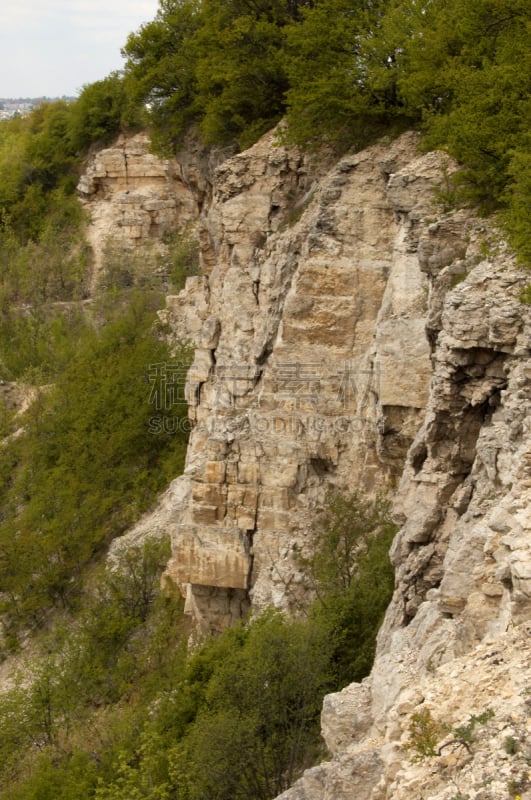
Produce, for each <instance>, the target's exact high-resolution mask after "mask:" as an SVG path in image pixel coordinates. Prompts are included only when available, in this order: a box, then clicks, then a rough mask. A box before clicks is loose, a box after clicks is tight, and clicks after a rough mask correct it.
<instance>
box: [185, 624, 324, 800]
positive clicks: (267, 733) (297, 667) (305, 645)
mask: <svg viewBox="0 0 531 800" xmlns="http://www.w3.org/2000/svg"><path fill="white" fill-rule="evenodd" d="M327 668H328V658H327V651H326V645H325V643H324V642H323V641H322V640H320V639H319V636H318V635H317V633H316V632H315V631H314V630H312V629H311V628H310V627H309V626H308V625H307V624H306V623H304V622H301V623H298V622H293V621H292V622H288V621H286V620H285V619H284V618H283V617H282V616H281V615H280V614H277V613H271V614H266V615H264V616H263V617H261V618H260V619H258V620H256V621H255V622H254V623H253V624H252V625H250V626H249V628H248V630H247V631H246V632H245V635H244V637H243V639H242V638H240V646H239V647H238V646H236V647H233V648H232V649H231V650H230V651H229V652H228V653H227V655H226V657H225V658H224V659H223V661H222V662H218V663H217V666H216V669H215V670H214V672H213V674H212V676H211V678H210V680H209V682H208V686H207V690H206V693H205V700H204V705H203V706H202V708H201V710H200V711H199V714H198V716H197V717H196V719H195V721H194V724H193V726H192V727H191V729H190V731H189V733H188V734H187V735H186V736H185V738H184V739H183V741H182V743H181V745H179V746H178V747H177V748H176V749H175V752H174V753H173V754H172V755H171V757H170V760H171V762H172V764H173V771H174V779H175V782H176V784H177V785H178V786H179V791H180V792H182V794H183V797H186V798H187V800H199V799H200V798H201V800H229V799H232V798H234V799H236V798H241V799H242V800H243V799H244V798H245V800H250V798H252V799H253V800H267V798H272V797H275V796H276V795H277V794H279V793H280V792H282V791H284V790H285V789H287V788H288V786H290V785H291V784H292V782H293V781H294V780H295V778H296V777H297V776H298V775H299V774H300V772H301V771H302V770H303V769H304V768H305V767H307V766H309V765H310V764H312V763H314V761H315V759H316V757H317V753H318V752H319V716H320V710H321V698H322V695H323V693H324V691H325V690H326V688H327V687H328V686H329V683H328V671H327Z"/></svg>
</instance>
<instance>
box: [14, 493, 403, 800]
mask: <svg viewBox="0 0 531 800" xmlns="http://www.w3.org/2000/svg"><path fill="white" fill-rule="evenodd" d="M349 520H350V522H349ZM387 524H388V511H387V509H386V507H385V504H383V503H375V504H370V503H369V504H367V503H365V502H364V501H363V500H362V499H361V498H360V497H359V496H354V497H350V498H344V497H341V496H339V495H334V496H332V497H331V499H330V505H329V507H328V509H327V510H325V513H324V517H323V522H322V525H321V527H320V531H321V537H322V539H321V541H322V547H321V549H320V551H319V555H318V557H316V567H315V575H316V580H319V582H320V583H319V591H320V597H319V600H318V601H317V603H318V605H319V609H318V610H316V609H313V610H312V612H311V613H310V614H309V615H308V617H307V618H305V619H301V620H298V621H297V620H287V619H285V618H284V617H283V616H282V615H281V614H279V613H278V612H269V613H266V614H264V615H263V616H261V617H260V618H258V619H256V620H254V621H253V622H250V623H248V624H246V625H244V624H242V625H239V626H236V627H234V628H232V629H229V630H227V631H225V632H224V633H223V634H222V635H220V636H218V637H216V638H212V639H210V640H208V641H207V642H205V643H204V644H203V645H202V646H201V647H200V648H198V649H196V650H195V651H194V652H193V653H191V654H186V652H185V640H186V637H187V628H186V626H185V625H184V623H183V621H182V602H176V601H175V599H174V598H173V597H172V596H162V595H161V594H160V591H159V588H158V587H159V585H160V584H159V580H158V574H159V570H160V567H161V564H162V562H163V561H164V560H165V557H166V555H165V553H164V550H163V549H162V550H161V549H160V547H159V546H157V545H150V546H149V547H148V548H147V549H145V550H138V549H137V550H132V551H130V552H127V551H124V552H123V555H122V568H121V569H120V570H118V571H109V570H108V569H107V570H104V571H103V572H102V574H101V575H99V576H98V575H96V574H94V575H93V577H92V581H91V584H92V589H91V592H90V595H88V596H87V595H86V596H85V599H84V602H83V605H82V606H81V610H80V611H79V612H78V613H77V614H76V616H75V617H74V618H73V620H72V621H71V622H70V623H68V624H64V625H62V626H60V625H56V626H55V629H54V630H53V631H52V633H51V634H49V635H48V636H47V638H46V640H45V641H44V642H43V651H42V655H41V656H40V658H38V659H36V658H35V657H34V659H33V661H32V664H31V667H30V668H29V671H28V672H26V674H25V687H24V688H23V687H22V685H21V686H20V687H19V688H15V689H13V690H12V692H10V693H8V694H4V695H3V696H2V697H0V722H1V724H2V726H3V730H4V731H5V735H4V737H3V740H2V741H1V742H0V755H1V756H2V758H3V763H4V765H5V779H4V780H5V783H4V785H3V786H2V784H1V783H0V798H2V800H35V798H40V797H46V798H47V797H48V796H50V797H51V796H53V792H54V791H56V792H58V793H59V792H62V794H57V796H59V797H64V799H65V800H70V797H71V796H73V795H71V794H70V792H71V791H72V790H71V787H72V786H73V785H74V784H75V781H76V780H77V781H78V783H79V785H80V786H82V787H83V790H84V792H85V794H84V796H85V797H86V798H87V800H90V798H94V800H130V798H138V799H139V800H140V798H143V797H148V798H152V800H237V798H241V800H243V799H244V798H245V800H249V799H250V798H254V800H270V798H272V797H274V796H276V795H277V794H278V793H279V792H282V791H283V790H284V789H285V788H287V787H288V786H289V785H290V784H291V783H292V782H293V781H294V780H295V779H296V778H297V777H298V775H299V774H300V773H301V771H302V770H303V769H305V768H306V767H308V766H310V765H311V764H313V763H315V762H316V761H317V760H318V759H319V758H320V756H321V755H322V745H321V743H320V733H319V727H320V726H319V717H320V710H321V704H322V698H323V695H324V693H325V692H328V691H334V690H336V689H338V688H340V686H342V685H343V681H344V680H345V675H346V674H347V666H348V664H350V663H351V660H350V661H349V659H348V658H347V659H345V660H344V662H343V667H344V669H343V674H341V670H339V669H338V658H337V639H336V637H337V636H338V635H339V636H340V639H341V636H342V635H343V631H342V630H341V628H340V625H341V623H342V621H345V622H346V624H347V625H350V626H351V627H350V629H349V630H347V631H346V632H345V637H346V638H349V637H350V633H349V631H351V632H353V636H354V641H353V642H352V648H353V649H354V648H361V650H363V646H364V642H363V640H362V638H361V637H362V636H363V635H365V634H366V633H367V631H369V625H370V622H371V620H372V621H373V622H374V618H373V617H372V616H371V615H368V616H366V617H365V620H364V622H363V625H362V626H361V628H359V629H356V628H355V627H352V619H351V617H352V614H353V613H354V612H353V611H352V608H353V606H352V601H353V597H352V595H351V594H350V593H351V592H354V587H355V586H358V588H359V589H360V590H361V593H362V595H361V596H362V598H363V599H364V602H368V601H369V599H370V595H369V594H368V593H367V592H366V591H365V589H364V587H365V586H367V585H368V584H370V583H371V582H375V583H377V584H378V583H379V581H380V577H381V575H382V574H383V573H386V572H387V569H388V568H387V567H385V562H386V561H387V558H386V553H385V547H384V546H383V545H382V547H381V549H380V550H379V551H378V552H377V551H376V550H374V551H372V556H371V558H367V557H366V556H367V553H368V552H369V551H371V548H372V547H373V539H374V540H375V541H376V539H375V537H374V535H373V534H375V533H376V531H377V530H380V532H381V529H382V528H383V527H384V526H385V525H387ZM323 530H324V531H325V533H324V536H323ZM351 531H354V533H353V534H352V536H351ZM354 542H356V543H357V544H353V543H354ZM345 543H347V547H345V546H344V544H345ZM351 544H352V546H350V545H351ZM341 548H342V552H343V553H344V554H345V561H344V563H343V565H342V566H341V567H340V568H338V569H334V568H333V561H334V560H336V562H337V553H338V552H339V549H341ZM334 553H335V556H334ZM356 564H357V566H355V565H356ZM317 565H319V566H317ZM317 576H318V577H317ZM325 587H326V588H325ZM344 591H346V594H347V595H348V597H349V604H347V605H348V607H349V609H350V615H349V614H346V613H345V614H343V616H342V615H341V614H338V613H337V605H336V602H335V600H334V601H333V602H330V598H334V597H335V596H336V594H337V595H338V594H340V593H342V592H344ZM359 609H360V612H361V613H364V611H365V610H364V603H363V602H362V603H361V604H360V606H359ZM379 619H380V618H379V617H378V619H377V620H376V624H378V623H379ZM374 634H375V631H370V638H371V642H372V641H373V638H374ZM356 637H357V638H356ZM350 655H352V653H350ZM364 664H365V666H364V669H366V663H365V662H364ZM360 669H361V668H360ZM359 674H361V671H360V672H359ZM353 677H355V676H354V675H352V674H349V676H348V678H347V679H352V678H353ZM28 686H30V687H31V689H30V691H28Z"/></svg>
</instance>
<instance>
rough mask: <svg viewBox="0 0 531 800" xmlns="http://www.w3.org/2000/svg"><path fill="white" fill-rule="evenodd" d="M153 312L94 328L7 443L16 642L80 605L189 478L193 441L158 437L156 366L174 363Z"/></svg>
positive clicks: (124, 315)
mask: <svg viewBox="0 0 531 800" xmlns="http://www.w3.org/2000/svg"><path fill="white" fill-rule="evenodd" d="M145 306H146V304H145V301H144V299H143V298H140V297H135V298H134V299H133V300H132V301H131V300H130V301H129V303H128V304H127V306H126V308H125V309H122V310H121V312H120V313H118V315H117V318H116V319H114V320H112V321H109V322H107V324H104V325H101V327H99V328H96V329H94V328H92V327H89V326H87V325H85V326H84V334H83V336H82V338H81V340H80V341H79V342H78V346H77V349H76V352H75V353H73V354H72V357H71V359H70V361H69V363H68V364H67V365H66V366H65V367H64V369H63V370H62V371H61V372H60V373H59V374H57V375H56V380H55V383H54V385H53V386H50V387H47V388H44V389H42V390H40V392H39V393H38V395H37V397H36V399H35V400H34V401H33V403H32V404H31V406H30V408H29V410H28V411H27V412H26V414H25V416H24V419H23V420H19V421H18V423H19V424H20V423H21V422H22V423H23V425H24V431H23V432H22V433H21V434H20V435H18V436H14V437H12V438H11V439H10V440H8V441H7V442H4V443H3V445H2V459H1V467H0V469H1V470H2V481H1V483H0V504H1V512H0V555H1V559H0V585H1V586H2V592H3V593H2V597H1V601H0V613H3V614H4V615H5V617H4V629H5V630H4V633H5V634H8V643H9V642H10V641H11V639H12V637H13V636H15V634H16V632H17V631H18V630H20V628H21V627H22V626H27V624H28V623H32V624H38V623H39V622H41V621H42V619H43V616H45V615H46V612H47V611H48V609H49V608H50V606H51V605H61V606H66V607H70V606H71V605H72V603H74V601H75V597H76V595H77V594H78V592H79V589H80V577H81V576H82V575H83V572H84V570H85V568H86V567H87V565H88V564H89V563H90V562H91V560H92V559H93V558H94V556H95V555H96V554H97V553H98V552H100V551H101V548H102V547H103V546H105V545H106V544H108V543H109V541H110V540H111V538H112V537H114V536H116V535H117V534H119V533H121V532H123V531H124V530H125V529H126V528H127V527H128V525H130V524H131V523H132V522H134V521H135V520H136V519H137V518H138V517H139V515H140V513H141V512H142V511H144V510H145V509H146V507H147V506H148V505H149V503H150V502H153V499H154V498H155V497H156V493H157V491H160V490H161V489H162V488H163V487H164V486H165V485H166V484H167V482H168V481H169V480H170V479H171V478H172V477H174V476H175V475H177V474H179V472H180V470H181V468H182V464H183V460H184V450H185V447H186V436H185V434H184V433H183V434H182V435H178V434H175V435H172V434H171V433H167V434H164V433H160V434H159V435H153V434H150V432H149V420H150V417H151V416H152V415H153V413H154V410H155V408H154V405H153V404H150V396H151V394H152V392H153V390H154V389H155V388H156V387H154V386H153V385H151V386H150V365H153V364H157V363H161V362H164V361H165V360H166V361H170V357H169V354H168V350H167V347H166V345H165V344H164V343H163V342H161V341H160V340H159V339H158V338H157V337H156V336H155V334H154V332H153V317H154V315H153V313H152V312H150V311H149V310H147V309H146V307H145ZM153 380H156V381H158V382H159V383H161V382H162V380H163V375H162V374H161V373H160V374H153V375H152V376H151V381H152V382H153ZM162 390H163V389H162V388H161V391H162ZM179 410H180V412H181V413H183V411H185V409H183V408H182V407H179V406H175V407H174V408H173V409H170V411H169V412H168V413H171V414H174V415H175V416H177V413H178V411H179ZM174 428H175V430H177V431H178V430H179V427H178V425H175V426H174ZM167 429H168V430H169V431H171V430H173V429H172V428H170V427H169V426H168V428H167Z"/></svg>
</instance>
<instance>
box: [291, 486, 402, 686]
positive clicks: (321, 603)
mask: <svg viewBox="0 0 531 800" xmlns="http://www.w3.org/2000/svg"><path fill="white" fill-rule="evenodd" d="M396 531H397V526H396V525H395V524H394V523H393V521H392V519H391V517H390V514H389V507H388V503H387V502H386V501H384V500H382V499H377V500H375V501H374V502H367V501H366V500H365V499H364V498H363V497H361V496H360V495H359V494H356V493H354V494H352V495H342V494H337V493H336V494H332V495H330V496H329V498H328V501H327V503H326V505H325V508H324V511H323V513H322V516H321V518H320V519H319V522H318V525H317V531H316V533H317V540H316V544H315V552H314V554H313V556H312V558H311V559H310V560H309V561H307V562H306V568H307V569H308V571H309V576H310V580H311V582H312V584H313V587H314V589H315V591H316V593H317V601H316V602H315V604H314V605H313V607H312V609H311V610H310V614H311V616H312V618H313V619H314V620H315V624H316V625H317V626H321V625H322V626H323V627H324V630H325V632H326V637H327V641H328V642H329V647H330V658H331V662H332V665H333V672H334V679H335V681H337V686H344V685H345V684H346V683H350V682H352V681H360V680H362V678H364V677H365V676H366V675H368V674H369V672H370V670H371V667H372V663H373V659H374V651H375V647H376V634H377V633H378V629H379V627H380V625H381V623H382V620H383V616H384V613H385V610H386V608H387V606H388V605H389V602H390V600H391V596H392V593H393V587H394V572H393V568H392V566H391V563H390V560H389V554H388V553H389V548H390V546H391V542H392V539H393V537H394V535H395V533H396Z"/></svg>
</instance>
